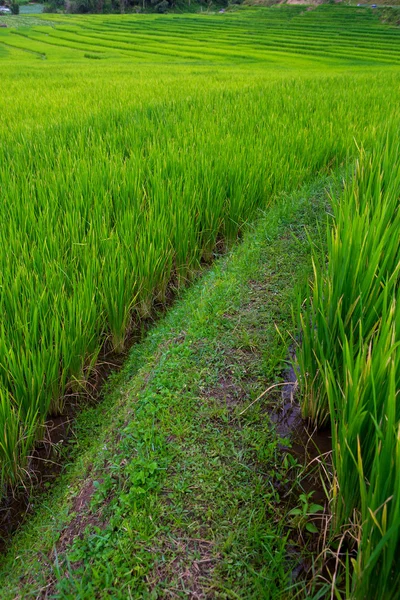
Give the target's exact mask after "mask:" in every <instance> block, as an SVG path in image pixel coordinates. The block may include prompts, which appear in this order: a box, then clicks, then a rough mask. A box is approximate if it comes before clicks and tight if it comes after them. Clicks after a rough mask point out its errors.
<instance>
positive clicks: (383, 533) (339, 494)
mask: <svg viewBox="0 0 400 600" xmlns="http://www.w3.org/2000/svg"><path fill="white" fill-rule="evenodd" d="M398 161H399V145H398V142H397V141H396V139H395V138H394V137H393V136H392V135H391V134H388V135H387V136H385V137H384V139H383V142H381V143H380V144H378V146H377V148H376V150H374V151H372V153H369V152H366V151H364V150H361V153H360V157H359V159H358V161H357V166H356V171H355V174H354V177H353V179H352V181H351V182H350V184H349V185H347V186H346V188H345V190H344V192H343V194H342V196H341V198H340V202H335V201H334V203H333V209H334V221H333V228H332V229H330V227H328V263H327V265H325V264H324V263H323V262H320V263H319V264H315V265H314V278H313V281H312V289H311V297H310V298H309V303H308V304H307V305H306V306H305V308H303V310H302V311H301V312H300V323H301V328H302V332H303V343H302V346H301V350H300V353H299V357H300V366H301V371H302V383H303V389H304V393H305V395H304V400H303V407H302V408H303V414H304V416H305V417H307V418H309V419H311V420H312V422H313V423H314V424H316V425H317V426H322V425H324V424H325V423H326V421H327V420H328V419H330V421H331V431H332V447H333V465H334V480H333V486H332V497H333V527H334V531H335V532H343V531H345V530H346V529H349V530H350V532H351V539H352V540H355V542H356V546H357V555H356V558H353V559H352V561H351V562H352V567H353V574H352V579H351V584H350V583H349V585H348V592H347V593H350V594H351V597H352V598H355V599H361V598H365V597H368V598H374V599H382V600H383V598H395V597H396V594H397V590H398V585H399V580H398V572H399V565H398V556H399V548H400V532H399V503H400V497H399V490H400V488H399V482H398V456H399V454H398V452H399V446H398V444H399V425H400V409H399V405H398V402H397V396H398V390H399V386H400V362H399V343H400V337H399V332H400V310H399V307H400V303H399V296H398V294H399V281H400V251H399V245H398V232H399V227H400V222H399V197H400V196H399V192H400V171H399V169H398ZM348 577H349V575H348ZM349 590H350V592H349Z"/></svg>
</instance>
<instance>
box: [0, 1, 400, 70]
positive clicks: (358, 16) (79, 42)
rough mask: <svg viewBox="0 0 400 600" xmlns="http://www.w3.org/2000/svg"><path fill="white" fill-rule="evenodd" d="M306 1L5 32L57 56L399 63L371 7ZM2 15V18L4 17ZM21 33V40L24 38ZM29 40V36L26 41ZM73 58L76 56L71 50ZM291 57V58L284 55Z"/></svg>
mask: <svg viewBox="0 0 400 600" xmlns="http://www.w3.org/2000/svg"><path fill="white" fill-rule="evenodd" d="M335 11H336V12H335V13H334V12H332V9H331V8H327V7H322V8H320V9H319V10H312V11H305V9H304V7H282V8H280V9H279V10H275V11H269V12H264V13H262V12H258V13H257V15H255V14H254V13H252V12H251V11H249V12H245V13H241V14H240V15H238V14H230V13H228V14H223V15H217V16H212V15H206V14H204V15H203V16H196V15H194V16H192V15H190V16H182V15H179V16H170V17H164V16H162V17H160V16H145V17H144V16H140V17H137V16H136V17H135V16H125V17H123V18H122V19H121V17H119V16H110V15H107V16H92V17H89V16H84V17H82V16H69V17H67V18H65V17H62V16H57V15H51V16H47V18H46V17H43V21H44V23H46V20H47V22H48V24H49V25H52V27H51V29H49V27H40V26H35V27H32V28H31V29H29V30H28V31H24V32H22V31H21V30H19V31H15V30H12V29H11V30H10V31H7V32H2V38H1V41H2V43H3V44H7V46H8V47H9V48H11V47H12V48H15V49H21V50H22V51H26V50H29V49H31V50H32V51H34V52H37V53H38V54H39V55H40V56H46V57H47V58H48V59H50V60H51V59H53V60H54V59H57V58H59V54H58V52H57V51H56V50H57V49H58V48H68V49H70V50H71V51H72V50H76V51H77V53H76V55H75V57H77V56H82V54H81V53H82V52H85V51H87V52H88V53H98V55H99V58H100V57H104V55H105V54H106V55H107V56H113V57H119V58H130V59H131V60H136V61H140V62H141V61H143V60H145V59H148V60H150V61H154V60H162V59H167V60H168V61H173V62H179V61H184V62H191V61H195V62H196V61H201V62H203V61H204V60H208V61H211V62H213V63H214V62H217V63H220V62H227V61H228V62H231V61H248V62H253V61H254V62H258V61H266V62H271V61H273V62H275V61H277V60H279V58H280V57H282V56H283V55H286V60H287V59H289V58H290V56H291V55H293V58H295V57H296V58H298V57H301V58H312V59H313V61H316V60H318V59H320V60H327V59H332V60H333V61H334V62H335V64H337V62H338V61H343V63H344V64H349V63H350V64H358V63H361V64H376V63H379V64H386V63H387V64H398V59H399V32H398V31H397V30H396V29H389V28H386V29H384V28H383V27H382V26H381V25H380V24H379V22H378V20H377V18H376V16H375V15H374V13H373V12H372V11H370V10H366V9H358V10H357V9H352V8H350V9H349V8H347V7H341V8H337V9H335ZM3 20H4V19H3ZM21 38H22V39H21ZM23 38H24V39H23ZM70 56H71V59H72V58H73V54H71V55H70ZM285 62H286V61H285Z"/></svg>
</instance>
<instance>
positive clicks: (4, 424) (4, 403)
mask: <svg viewBox="0 0 400 600" xmlns="http://www.w3.org/2000/svg"><path fill="white" fill-rule="evenodd" d="M37 417H38V415H37V413H33V412H32V411H31V412H30V413H29V414H28V415H22V414H21V411H20V410H19V409H18V408H16V407H15V405H14V403H13V400H12V398H10V396H9V395H8V393H7V391H6V390H3V389H1V388H0V490H1V491H3V489H4V487H5V485H8V486H9V485H11V486H13V487H16V486H17V485H19V484H20V483H21V482H23V481H24V480H25V479H26V475H27V468H28V461H29V452H30V450H31V448H32V444H33V442H34V441H35V435H36V431H37Z"/></svg>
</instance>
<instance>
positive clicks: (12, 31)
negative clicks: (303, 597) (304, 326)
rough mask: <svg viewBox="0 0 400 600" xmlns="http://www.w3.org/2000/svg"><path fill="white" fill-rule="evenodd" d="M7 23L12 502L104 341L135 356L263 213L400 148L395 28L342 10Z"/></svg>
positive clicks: (2, 447) (0, 108)
mask: <svg viewBox="0 0 400 600" xmlns="http://www.w3.org/2000/svg"><path fill="white" fill-rule="evenodd" d="M0 22H4V23H6V24H8V25H9V26H8V27H7V28H4V29H3V28H2V29H1V30H0V61H1V79H0V131H1V138H2V143H1V145H0V165H1V169H0V193H1V197H2V202H1V204H0V222H1V229H0V239H1V245H0V314H1V322H0V466H1V474H0V487H1V493H3V494H7V493H8V491H9V490H10V489H15V488H16V487H17V486H18V485H20V483H21V481H22V482H23V481H24V480H25V478H26V474H27V472H29V466H30V460H31V459H30V456H31V452H32V448H33V446H34V444H35V442H36V441H37V440H38V439H40V437H41V436H42V435H43V430H44V424H45V421H46V418H47V417H48V415H49V414H50V415H59V414H63V413H64V412H65V411H66V410H67V409H68V404H69V403H70V402H71V398H75V397H76V396H77V395H80V394H82V392H83V393H87V394H90V386H91V378H92V377H93V374H94V373H95V371H96V365H97V362H98V357H99V353H100V351H101V350H102V348H103V349H105V350H107V351H111V350H112V351H113V352H116V353H118V352H119V353H122V352H124V351H125V349H126V345H127V339H128V338H129V336H130V334H131V332H132V331H133V330H134V329H135V328H137V327H138V326H139V323H140V321H141V320H142V319H144V318H148V317H149V316H150V315H152V314H153V312H154V310H155V308H157V307H160V306H161V305H165V303H166V300H167V297H168V296H169V292H170V290H171V289H172V290H174V291H175V292H176V291H177V290H179V288H181V287H182V286H184V285H186V284H187V283H188V282H190V281H191V280H192V278H193V276H194V275H195V274H196V273H197V272H198V271H199V268H200V267H201V265H202V264H203V263H204V262H210V261H211V260H212V258H213V256H214V254H215V253H216V250H217V249H220V248H221V247H225V248H226V247H227V246H229V245H230V244H232V243H233V242H234V241H235V240H236V239H237V237H238V236H240V235H242V233H243V232H244V231H245V230H246V228H247V227H248V224H249V223H251V222H252V221H253V220H254V218H255V217H256V216H257V215H258V214H259V212H260V211H267V210H268V208H269V207H270V206H271V205H272V204H274V203H278V202H282V201H283V199H284V198H285V197H286V195H287V194H288V193H289V192H293V191H294V190H297V189H299V188H300V187H301V186H302V185H304V184H306V183H308V182H311V181H312V180H314V179H315V178H316V177H317V176H321V175H323V174H330V173H332V172H335V173H337V172H339V169H341V172H342V173H344V174H345V175H346V176H348V169H350V168H351V166H352V165H353V163H354V159H355V158H356V157H358V156H359V155H360V149H361V148H362V147H363V148H364V150H362V152H361V153H363V152H367V156H369V155H368V152H373V150H374V148H376V147H377V145H378V144H380V145H379V146H378V147H379V148H382V147H386V146H385V144H386V143H387V145H389V141H388V140H390V147H391V148H394V142H393V139H395V134H396V132H397V131H398V130H399V125H400V102H399V99H400V93H399V92H400V70H399V66H400V30H399V29H397V28H395V27H389V26H384V25H382V24H381V23H380V22H379V19H378V16H377V15H376V14H375V12H374V11H372V10H370V9H369V8H354V7H345V6H320V7H318V8H317V9H314V10H306V9H305V8H304V7H289V6H280V7H277V8H272V9H257V10H238V11H237V12H232V13H230V12H227V13H224V14H206V13H204V14H198V15H166V16H154V15H124V16H120V15H98V16H94V15H92V16H72V15H68V16H67V15H66V16H62V15H42V16H35V17H34V18H32V21H29V17H21V19H19V18H18V17H1V19H0ZM385 140H386V141H385ZM362 155H363V156H364V154H362ZM388 156H389V157H390V158H388V159H387V162H386V163H385V165H386V166H385V169H386V171H387V164H390V165H392V166H393V170H395V169H397V168H398V163H397V158H396V156H397V154H396V151H395V149H394V150H391V151H390V153H389V151H388ZM374 160H375V159H374ZM378 162H379V161H378ZM378 162H377V164H378ZM367 163H368V160H367V162H366V164H367ZM363 164H364V163H363ZM374 164H375V163H374ZM379 168H380V167H379V166H377V167H376V169H377V171H376V172H378V170H379ZM365 169H367V167H365ZM389 170H390V169H389ZM374 172H375V171H374ZM371 178H372V179H373V176H371ZM361 179H362V177H361ZM372 179H371V180H372ZM374 181H375V180H374ZM377 181H383V179H382V178H381V179H379V178H377ZM389 183H390V185H391V186H392V187H393V189H394V188H395V186H396V185H397V179H396V178H395V177H394V178H393V182H392V180H390V181H389ZM376 185H378V184H376ZM382 185H383V184H382ZM388 185H389V184H388ZM360 187H361V184H360ZM377 189H378V188H376V189H375V192H376V194H377V197H380V192H379V190H378V191H376V190H377ZM356 196H357V194H356V193H355V197H356ZM389 220H390V219H389ZM349 235H350V237H351V234H349ZM388 237H390V235H389V234H388ZM379 248H380V247H379ZM393 256H395V253H394V254H393ZM396 256H397V255H396ZM394 262H395V259H394ZM393 289H397V288H396V286H395V287H394V288H393ZM379 293H380V292H379V291H377V294H378V295H379ZM393 293H394V292H393ZM372 330H373V331H375V329H374V327H372ZM317 370H318V369H317ZM387 572H388V573H390V572H391V563H390V565H389V567H388V570H387ZM360 597H361V596H360Z"/></svg>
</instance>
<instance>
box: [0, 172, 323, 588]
mask: <svg viewBox="0 0 400 600" xmlns="http://www.w3.org/2000/svg"><path fill="white" fill-rule="evenodd" d="M330 187H331V182H330V181H328V180H321V181H318V182H316V183H315V184H314V185H312V186H307V187H305V188H304V189H302V190H301V191H300V192H298V193H296V194H293V195H291V196H282V197H281V198H280V203H279V205H277V206H276V207H275V208H273V209H272V210H270V211H269V212H268V214H266V215H264V216H263V217H262V218H261V220H260V221H259V223H258V225H257V226H256V227H255V229H254V231H251V230H249V231H248V232H247V234H246V236H245V239H244V241H243V244H242V245H241V246H239V247H237V248H235V250H234V251H233V252H232V253H230V255H229V256H228V257H226V258H223V259H221V260H219V261H218V264H217V265H216V266H215V267H213V268H212V269H211V270H210V271H209V272H208V273H207V274H205V275H204V277H203V278H201V279H200V280H199V281H198V282H196V283H195V284H194V286H193V287H192V288H191V289H190V290H189V291H188V292H185V293H184V294H183V296H182V298H181V299H180V300H179V302H178V303H177V305H176V306H175V307H174V308H172V309H171V311H170V313H169V314H168V315H167V317H166V318H165V319H163V320H162V321H161V322H160V323H159V324H158V325H157V326H156V327H155V328H154V329H153V330H152V331H151V332H150V333H149V334H148V336H147V338H146V340H144V341H143V342H142V343H140V344H139V345H137V346H135V347H134V348H133V349H132V351H131V354H130V357H129V359H128V361H127V363H126V365H125V368H124V370H123V372H122V373H121V374H120V375H119V376H118V379H117V381H116V382H115V383H114V385H113V387H112V389H111V391H110V393H109V394H108V396H107V398H106V401H105V402H104V403H103V404H102V405H101V406H99V407H98V408H97V409H91V410H89V411H88V412H87V413H85V414H82V415H81V417H80V418H79V419H78V423H77V425H76V431H77V442H78V444H79V445H80V446H81V455H80V458H79V460H78V463H77V464H76V466H75V467H70V468H69V469H67V471H66V474H65V475H64V480H63V481H62V482H61V483H59V484H58V485H56V486H55V489H54V490H53V494H51V495H49V497H48V498H47V499H44V500H42V502H41V507H40V508H39V511H38V514H37V515H36V518H35V520H34V521H33V522H31V523H30V524H28V525H27V526H26V527H25V530H24V531H23V532H22V534H20V535H19V536H17V537H16V538H15V540H14V546H13V547H12V549H11V551H10V553H9V555H8V558H7V559H6V562H4V561H3V565H2V575H1V579H0V588H1V589H2V594H1V597H2V599H4V600H6V599H11V598H15V597H21V598H22V597H23V598H36V597H42V596H41V594H43V595H45V593H47V594H48V597H53V596H54V597H57V598H64V599H66V598H77V597H79V598H80V599H81V600H91V599H92V598H94V597H107V595H110V596H111V597H112V598H115V599H117V598H121V600H122V599H125V598H127V597H132V598H146V597H161V598H163V597H168V596H169V595H174V594H177V595H178V596H183V595H184V594H185V595H189V597H200V598H205V597H215V596H216V595H218V594H221V595H222V596H224V595H225V594H226V595H228V597H236V596H239V597H243V593H244V590H246V591H245V594H246V597H247V598H260V597H268V598H281V597H282V594H284V593H285V590H286V588H291V589H292V591H291V592H288V593H289V594H290V593H292V592H294V590H296V591H299V592H300V591H301V589H302V587H303V586H304V584H303V583H302V577H298V574H299V572H302V569H303V568H306V565H307V563H304V562H303V561H304V560H305V557H304V556H303V555H302V553H303V543H302V541H301V539H302V537H303V536H304V538H305V539H307V540H308V542H310V541H311V540H313V539H314V538H315V537H316V536H315V534H310V533H309V532H308V531H307V530H306V525H307V523H308V522H312V519H313V515H312V507H311V503H310V508H311V512H310V514H309V515H306V517H305V518H304V519H303V520H301V521H299V519H298V517H295V516H290V515H288V514H287V513H288V511H289V508H291V507H292V506H293V503H294V506H297V504H298V502H299V500H298V497H299V494H300V493H301V481H300V479H299V480H297V477H298V476H299V475H300V473H301V465H298V464H297V463H296V461H295V459H294V458H291V456H290V455H286V454H285V452H284V450H283V448H282V445H283V443H284V442H283V440H282V439H281V438H280V436H279V435H278V432H277V430H276V429H275V426H274V424H273V423H272V421H271V420H270V414H271V413H272V412H273V413H275V420H276V419H277V420H278V421H279V418H280V414H281V410H282V397H281V388H279V387H278V388H274V389H273V390H271V391H270V393H269V394H268V395H264V396H263V397H262V398H261V399H260V400H258V401H256V402H254V401H255V400H256V399H257V398H258V396H259V395H260V394H262V393H263V392H264V391H265V389H266V386H268V385H270V384H274V383H276V380H277V378H279V377H280V375H281V373H282V368H283V361H284V360H286V358H287V347H288V345H289V344H290V342H291V340H290V337H289V336H288V335H287V332H288V331H289V330H290V328H291V326H292V325H291V306H292V304H293V303H294V302H295V298H296V291H295V286H296V283H297V284H300V283H301V282H302V281H303V280H304V277H305V276H306V274H308V273H310V270H311V262H310V245H309V242H308V240H307V231H308V233H311V234H312V235H316V231H317V224H318V223H321V222H323V221H324V217H325V211H326V202H327V199H328V197H327V190H329V189H330ZM277 327H278V328H279V330H280V333H279V332H278V330H277ZM282 334H283V335H284V338H285V342H283V341H282V338H281V335H282ZM88 440H90V441H88ZM83 449H85V451H84V452H83ZM292 488H293V489H292ZM11 565H12V568H10V567H11ZM266 582H267V583H266ZM266 585H268V591H266V588H265V586H266Z"/></svg>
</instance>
